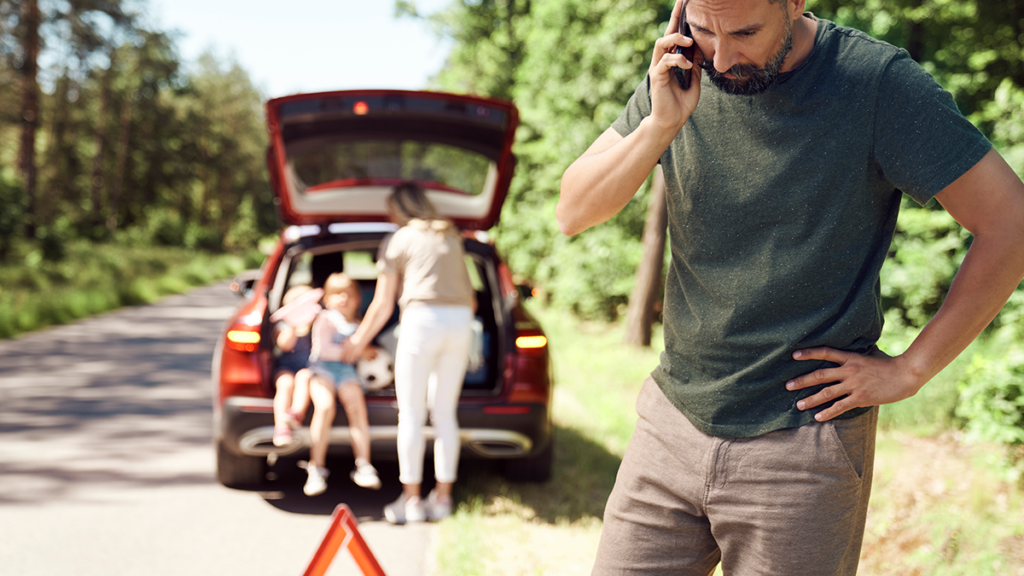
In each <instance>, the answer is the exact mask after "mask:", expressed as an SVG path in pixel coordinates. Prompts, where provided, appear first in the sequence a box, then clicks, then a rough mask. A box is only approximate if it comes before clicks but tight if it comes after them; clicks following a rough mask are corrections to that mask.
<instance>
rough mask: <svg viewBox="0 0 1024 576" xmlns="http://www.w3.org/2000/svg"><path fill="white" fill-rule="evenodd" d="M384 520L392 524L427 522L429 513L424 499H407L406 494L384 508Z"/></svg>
mask: <svg viewBox="0 0 1024 576" xmlns="http://www.w3.org/2000/svg"><path fill="white" fill-rule="evenodd" d="M384 518H386V519H387V521H388V522H391V523H392V524H405V523H406V522H426V520H427V511H426V508H425V506H424V505H423V499H422V498H406V496H405V494H402V495H401V496H399V497H398V500H395V501H394V502H392V503H391V504H388V505H387V506H385V507H384Z"/></svg>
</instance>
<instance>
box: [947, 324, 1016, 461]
mask: <svg viewBox="0 0 1024 576" xmlns="http://www.w3.org/2000/svg"><path fill="white" fill-rule="evenodd" d="M960 390H961V392H960V404H959V406H958V407H957V415H958V416H960V417H962V418H964V419H966V421H967V432H968V435H969V437H971V438H973V439H976V440H982V441H986V442H995V443H998V444H1001V445H1004V446H1006V447H1007V464H1008V466H1009V469H1010V470H1011V472H1012V474H1013V475H1014V476H1015V477H1017V478H1018V479H1021V478H1024V349H1022V348H1021V347H1020V345H1019V344H1014V345H1012V346H1011V347H1010V349H1009V351H1008V353H1006V354H1001V355H999V356H997V357H992V358H987V357H981V356H975V358H974V359H973V361H972V362H971V366H970V367H969V368H968V370H967V372H966V373H965V375H964V377H963V379H962V380H961V382H960Z"/></svg>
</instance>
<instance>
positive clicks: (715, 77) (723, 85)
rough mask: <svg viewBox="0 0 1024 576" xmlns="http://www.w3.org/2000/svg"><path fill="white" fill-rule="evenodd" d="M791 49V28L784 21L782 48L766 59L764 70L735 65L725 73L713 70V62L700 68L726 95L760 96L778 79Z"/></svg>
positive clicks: (751, 66) (788, 23)
mask: <svg viewBox="0 0 1024 576" xmlns="http://www.w3.org/2000/svg"><path fill="white" fill-rule="evenodd" d="M792 49H793V26H792V25H791V24H790V22H789V20H788V19H787V20H786V36H785V38H784V39H783V42H782V47H780V48H779V51H778V52H776V53H775V55H774V56H772V57H771V58H769V59H768V62H766V63H765V65H764V68H759V67H757V66H754V65H751V64H737V65H735V66H733V67H732V68H729V70H727V71H726V72H725V73H722V72H719V71H718V70H715V66H714V63H713V62H708V61H705V62H703V63H702V64H701V65H700V67H701V68H702V69H703V70H704V72H706V73H707V75H708V78H710V79H711V83H712V84H714V85H715V87H716V88H718V89H719V90H721V91H722V92H725V93H726V94H734V95H739V96H752V95H754V94H760V93H761V92H764V91H765V90H767V89H768V87H769V86H771V85H772V84H773V83H775V79H776V78H778V77H779V71H780V70H782V64H783V63H784V62H785V61H786V55H787V54H789V52H790V50H792ZM725 74H732V75H733V76H735V77H736V78H726V77H725Z"/></svg>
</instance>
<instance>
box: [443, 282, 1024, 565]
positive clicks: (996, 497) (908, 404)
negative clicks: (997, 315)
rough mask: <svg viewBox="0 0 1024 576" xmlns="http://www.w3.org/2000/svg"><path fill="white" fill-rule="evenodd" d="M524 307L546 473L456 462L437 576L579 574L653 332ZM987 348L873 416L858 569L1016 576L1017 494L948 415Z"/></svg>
mask: <svg viewBox="0 0 1024 576" xmlns="http://www.w3.org/2000/svg"><path fill="white" fill-rule="evenodd" d="M531 310H532V311H533V312H534V313H535V314H536V315H537V316H538V318H539V320H540V321H541V323H542V324H543V325H544V328H545V330H546V332H547V333H548V337H549V340H550V346H551V350H552V357H553V358H554V369H555V376H556V385H555V393H554V398H553V402H552V410H553V418H554V421H555V425H556V430H555V446H556V448H555V469H554V477H553V478H552V480H551V481H549V482H547V483H545V484H541V485H531V484H512V483H509V482H507V481H505V480H504V479H503V478H502V477H501V476H500V475H499V474H498V473H497V471H496V470H495V469H493V468H492V467H491V468H489V467H487V466H474V467H466V470H467V471H466V472H465V473H464V474H463V476H462V477H461V478H460V480H459V482H458V483H457V484H456V492H455V496H456V500H457V501H458V509H457V511H456V513H455V515H454V516H452V518H450V519H449V520H446V521H445V522H443V523H441V525H440V526H439V527H438V540H439V541H438V545H437V551H438V555H437V567H438V570H437V573H439V574H445V575H448V576H475V575H488V576H490V575H497V576H505V575H508V576H519V575H545V576H546V575H551V576H555V575H558V576H571V575H575V574H580V575H585V574H589V573H590V569H591V567H592V564H593V559H594V555H595V553H596V550H597V543H598V540H599V538H600V532H601V517H602V514H603V511H604V503H605V501H606V500H607V497H608V494H609V493H610V492H611V488H612V485H613V483H614V481H615V473H616V471H617V470H618V466H619V463H620V461H621V457H622V454H623V452H624V450H625V448H626V445H627V443H628V441H629V438H630V436H631V435H632V431H633V427H634V425H635V420H636V412H635V410H634V404H635V400H636V395H637V393H638V392H639V390H640V387H641V385H642V383H643V381H644V379H645V378H646V377H647V376H648V374H649V373H650V372H651V370H652V369H653V368H654V367H655V366H656V365H657V363H658V356H659V353H660V343H661V342H662V340H661V334H660V332H659V333H656V334H655V338H654V342H655V343H656V347H655V349H637V348H631V347H627V346H625V345H623V344H622V338H623V327H622V326H621V325H620V324H607V323H601V322H584V321H580V320H578V319H576V318H574V317H572V316H570V315H568V314H564V313H561V312H556V311H553V310H550V309H543V308H540V307H538V306H537V305H536V303H533V302H532V301H531ZM906 341H907V338H906V336H905V335H903V336H902V337H901V335H889V341H888V342H883V343H882V344H883V349H886V350H887V351H890V352H891V353H899V352H901V351H902V348H900V344H901V342H906ZM994 345H995V344H992V343H989V342H981V343H979V344H976V345H975V346H974V347H972V348H971V349H969V350H968V352H967V353H965V354H964V355H963V359H961V360H958V361H957V362H954V363H953V364H952V365H951V366H950V367H949V368H947V369H946V370H945V371H944V372H943V373H942V374H940V375H939V376H938V377H937V378H936V379H935V380H934V381H933V382H931V383H930V384H929V385H928V386H926V387H925V389H923V390H922V391H921V392H920V393H919V394H918V395H917V396H915V397H913V398H911V399H908V400H906V401H904V402H902V403H899V404H897V405H891V406H884V407H883V408H882V412H881V419H880V420H881V423H882V425H881V428H880V432H879V440H878V452H877V455H876V468H875V481H874V486H873V496H872V501H871V505H870V509H869V517H868V528H867V532H866V535H865V543H864V549H863V554H862V562H861V566H862V569H861V571H860V573H861V574H863V575H886V576H888V575H897V574H899V575H908V574H910V575H913V574H919V575H932V574H944V575H951V576H952V575H975V574H980V575H989V574H991V575H995V574H1011V575H1022V576H1024V553H1022V552H1021V550H1024V514H1022V513H1021V510H1022V509H1024V491H1022V490H1021V488H1020V487H1018V486H1016V485H1014V484H1012V483H1009V482H1007V481H1005V480H1004V479H1003V478H1004V477H1003V476H1002V475H1001V472H1000V468H999V464H998V463H999V460H1000V456H1001V452H1000V449H999V448H998V447H994V446H986V445H973V444H966V443H964V442H962V441H960V437H961V436H962V435H961V434H960V433H959V432H958V431H957V430H956V429H955V423H956V422H955V418H954V417H953V410H954V409H955V405H956V399H957V396H958V388H957V381H958V380H959V378H960V375H961V374H962V372H963V370H964V369H965V367H966V365H967V364H968V363H969V361H970V358H971V356H972V355H973V354H974V353H975V352H983V353H985V354H988V355H991V354H998V351H997V350H994V349H992V346H994ZM719 573H720V572H719Z"/></svg>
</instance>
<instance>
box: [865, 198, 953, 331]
mask: <svg viewBox="0 0 1024 576" xmlns="http://www.w3.org/2000/svg"><path fill="white" fill-rule="evenodd" d="M970 241H971V236H970V233H968V232H967V231H966V230H964V229H963V228H962V227H961V226H960V225H959V224H957V223H956V221H955V220H953V218H952V217H951V216H950V215H949V214H948V213H947V212H946V211H944V210H941V209H939V210H933V209H928V208H921V207H919V206H917V205H916V204H915V203H914V202H913V201H912V200H909V199H907V198H904V200H903V207H902V209H901V210H900V216H899V220H898V221H897V223H896V234H895V235H894V236H893V241H892V246H891V248H890V255H891V256H890V258H888V259H887V260H886V262H885V264H884V265H883V266H882V279H883V284H882V305H883V307H884V308H885V309H887V310H891V311H894V313H893V314H887V315H886V321H887V322H897V323H898V324H899V325H901V326H908V327H911V328H923V327H924V325H925V324H927V323H928V321H929V320H930V319H931V317H932V316H933V315H934V314H935V312H936V311H937V310H938V309H939V306H940V305H941V304H942V301H943V299H944V298H945V296H946V291H948V290H949V286H950V284H951V283H952V281H953V276H954V275H955V274H956V271H957V268H959V266H960V262H961V261H962V260H963V257H964V255H965V254H966V253H967V248H968V247H969V246H970Z"/></svg>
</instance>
